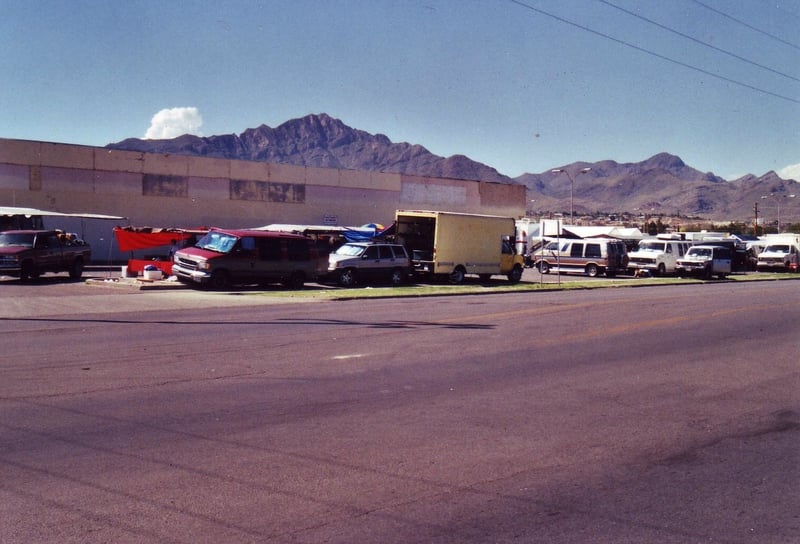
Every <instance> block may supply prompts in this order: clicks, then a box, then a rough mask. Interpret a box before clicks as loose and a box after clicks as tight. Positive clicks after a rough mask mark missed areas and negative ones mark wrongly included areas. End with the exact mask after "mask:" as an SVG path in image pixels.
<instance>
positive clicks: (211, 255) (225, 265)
mask: <svg viewBox="0 0 800 544" xmlns="http://www.w3.org/2000/svg"><path fill="white" fill-rule="evenodd" d="M320 268H321V265H320V261H319V258H318V256H317V248H316V246H315V244H314V241H313V240H311V238H307V237H305V236H301V235H299V234H287V233H282V232H267V231H259V230H220V229H214V230H211V231H209V232H208V233H207V234H206V235H205V236H203V237H202V238H201V239H200V240H198V241H197V243H196V244H195V245H194V246H192V247H186V248H183V249H180V250H178V251H177V252H176V253H175V257H174V261H173V264H172V273H173V274H174V275H175V276H176V277H177V278H178V280H180V281H182V282H185V283H197V284H201V285H207V286H210V287H212V288H215V289H223V288H225V287H227V286H228V285H231V284H247V283H261V284H265V283H276V282H277V283H282V284H283V285H285V286H286V287H289V288H292V289H298V288H300V287H302V286H303V284H304V283H305V282H307V281H316V279H317V277H318V275H319V272H321V270H320Z"/></svg>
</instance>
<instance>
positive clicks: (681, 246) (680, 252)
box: [678, 244, 683, 257]
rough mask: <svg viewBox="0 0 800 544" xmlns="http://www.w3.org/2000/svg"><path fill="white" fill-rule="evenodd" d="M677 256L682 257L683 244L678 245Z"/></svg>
mask: <svg viewBox="0 0 800 544" xmlns="http://www.w3.org/2000/svg"><path fill="white" fill-rule="evenodd" d="M678 255H680V256H681V257H683V244H678Z"/></svg>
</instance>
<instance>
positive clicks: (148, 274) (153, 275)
mask: <svg viewBox="0 0 800 544" xmlns="http://www.w3.org/2000/svg"><path fill="white" fill-rule="evenodd" d="M143 274H144V279H146V280H160V279H161V270H145V271H144V272H143Z"/></svg>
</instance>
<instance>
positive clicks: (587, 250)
mask: <svg viewBox="0 0 800 544" xmlns="http://www.w3.org/2000/svg"><path fill="white" fill-rule="evenodd" d="M559 243H560V244H561V247H559ZM532 260H533V266H534V267H536V268H538V269H539V272H541V273H542V274H548V273H549V272H550V270H553V271H555V272H558V273H561V272H579V273H582V274H586V275H587V276H589V277H592V278H593V277H595V276H599V275H601V274H605V275H606V276H608V277H609V278H613V277H614V276H616V275H617V274H618V273H621V272H624V271H625V270H627V267H628V254H627V249H626V247H625V242H623V241H621V240H608V239H601V238H591V239H589V238H582V239H577V240H573V239H567V240H561V241H560V242H559V241H556V242H550V243H549V244H546V245H545V246H544V248H542V249H540V250H539V251H537V252H536V253H535V254H534V255H533V257H532Z"/></svg>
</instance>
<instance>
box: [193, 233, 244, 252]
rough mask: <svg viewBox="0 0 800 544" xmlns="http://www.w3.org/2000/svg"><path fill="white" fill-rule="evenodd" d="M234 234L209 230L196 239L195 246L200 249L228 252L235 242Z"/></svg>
mask: <svg viewBox="0 0 800 544" xmlns="http://www.w3.org/2000/svg"><path fill="white" fill-rule="evenodd" d="M236 240H237V238H236V236H232V235H230V234H225V233H224V232H209V233H208V234H206V235H205V236H203V237H202V238H200V240H198V242H197V244H195V247H199V248H200V249H208V250H210V251H217V252H219V253H228V252H229V251H230V250H231V249H233V246H234V245H235V244H236Z"/></svg>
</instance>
